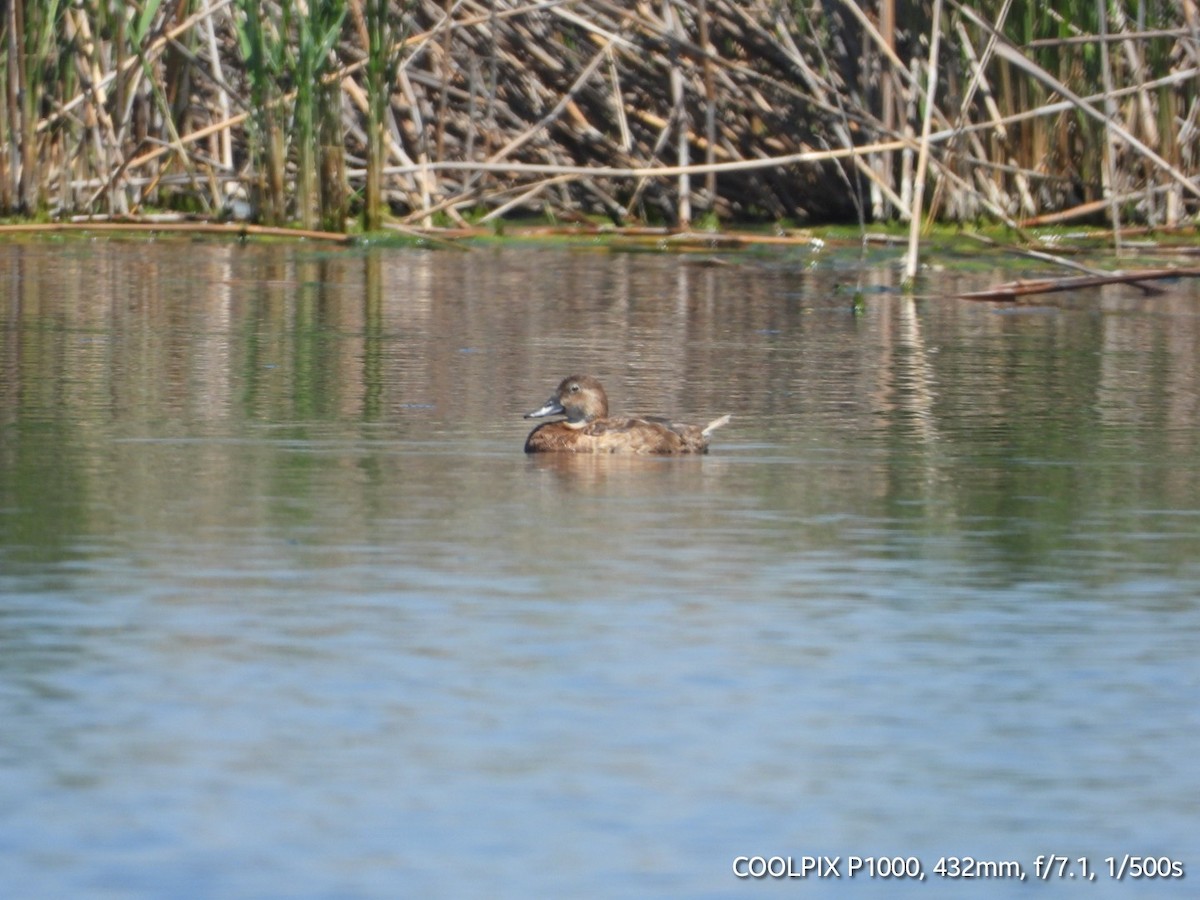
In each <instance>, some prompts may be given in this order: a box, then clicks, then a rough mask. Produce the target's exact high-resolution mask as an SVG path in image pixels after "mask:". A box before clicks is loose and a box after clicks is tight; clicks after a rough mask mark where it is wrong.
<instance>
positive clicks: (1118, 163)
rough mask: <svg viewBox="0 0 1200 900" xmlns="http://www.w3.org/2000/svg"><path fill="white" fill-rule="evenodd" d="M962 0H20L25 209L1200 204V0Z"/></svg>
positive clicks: (797, 212) (720, 215)
mask: <svg viewBox="0 0 1200 900" xmlns="http://www.w3.org/2000/svg"><path fill="white" fill-rule="evenodd" d="M945 2H946V6H945V8H944V10H943V9H942V7H941V0H930V3H929V5H928V6H925V5H914V6H906V7H903V8H901V7H897V6H896V5H895V4H894V2H893V0H881V2H880V3H879V4H874V3H862V2H855V0H839V2H835V3H827V4H819V3H815V2H811V3H803V2H792V3H790V4H787V3H784V4H781V3H779V2H776V0H749V2H738V0H690V2H684V0H656V2H650V0H638V2H632V0H629V2H616V0H592V2H586V3H584V2H580V3H573V2H565V0H488V2H484V0H408V2H399V0H391V2H389V0H322V2H317V0H309V2H307V3H305V2H303V0H177V2H167V3H164V2H161V0H141V2H139V3H128V4H124V3H111V2H106V0H78V2H76V3H71V4H66V3H61V2H47V0H39V2H33V0H13V2H11V3H8V4H6V5H5V18H4V21H3V22H2V23H0V28H2V29H3V31H4V35H3V40H0V54H2V55H3V56H4V60H3V62H2V64H0V82H3V102H2V103H0V131H2V132H3V135H4V140H3V143H2V144H0V214H3V215H7V216H18V217H33V218H40V219H53V220H63V221H65V220H66V219H68V218H70V217H79V216H86V217H96V218H102V217H103V218H112V217H122V216H129V215H133V214H139V213H144V212H146V211H148V210H174V211H178V212H184V213H188V214H191V215H193V216H197V217H200V218H207V219H212V218H216V217H218V216H221V215H225V216H229V215H236V216H248V217H249V218H251V219H252V220H255V221H259V222H262V223H265V224H268V225H279V224H282V223H287V222H294V223H299V224H302V225H303V226H304V227H306V228H309V229H312V228H317V227H320V228H321V229H323V230H326V231H328V230H345V229H347V228H349V227H350V226H351V223H352V222H353V221H354V217H355V216H359V217H361V221H362V222H363V223H364V225H365V227H367V228H369V229H375V228H378V227H380V226H381V224H383V223H384V222H385V220H388V219H390V221H391V222H392V223H393V224H398V225H423V226H427V225H431V224H436V223H438V222H442V223H445V224H448V225H460V226H461V225H463V224H465V223H466V222H467V221H468V220H474V221H479V220H485V221H487V220H491V219H495V218H497V217H499V216H501V215H509V216H512V215H520V214H531V213H536V214H538V215H543V216H546V215H548V216H550V217H553V218H555V219H558V220H560V221H574V220H578V219H579V218H580V217H582V216H594V215H603V216H607V217H608V218H610V219H612V220H613V221H615V222H617V223H619V224H632V223H637V222H647V221H655V222H664V223H666V224H668V225H672V226H675V227H678V228H686V227H687V226H688V224H689V222H690V220H692V219H694V218H697V217H700V218H701V219H703V220H705V221H707V222H708V223H709V224H712V223H715V222H718V221H725V222H730V221H750V220H759V221H764V220H765V221H776V222H781V223H782V222H808V221H814V220H819V221H833V220H854V219H856V218H859V217H863V216H868V217H870V218H873V219H875V220H886V219H897V220H902V221H907V222H910V223H911V229H912V231H911V234H912V236H913V237H912V246H911V247H910V255H909V259H910V265H911V266H915V262H916V252H917V234H918V229H919V228H920V225H921V223H922V221H923V220H934V219H936V220H941V221H960V222H961V221H973V220H976V219H987V220H992V221H1000V222H1006V223H1008V224H1010V225H1012V226H1014V227H1019V226H1020V225H1021V223H1022V222H1023V221H1032V222H1037V221H1049V220H1050V217H1054V220H1055V221H1069V220H1072V219H1076V218H1086V219H1089V220H1092V221H1105V222H1107V223H1108V224H1110V225H1111V226H1112V227H1113V230H1114V234H1119V231H1120V226H1121V225H1122V223H1126V222H1137V223H1143V224H1148V225H1151V226H1160V227H1161V226H1175V225H1180V224H1185V223H1187V222H1190V221H1194V219H1195V216H1196V212H1197V210H1198V209H1200V180H1198V173H1200V90H1198V85H1200V78H1198V77H1197V75H1198V74H1200V45H1198V41H1197V37H1198V29H1200V25H1198V23H1200V16H1198V15H1197V7H1196V0H1182V2H1180V3H1176V4H1159V5H1155V6H1153V7H1128V8H1126V6H1125V5H1123V4H1122V3H1120V2H1118V3H1100V2H1097V3H1088V4H1083V3H1080V4H1078V5H1077V7H1072V9H1071V10H1069V11H1065V12H1062V13H1055V12H1054V11H1053V10H1050V9H1047V8H1046V6H1047V5H1046V4H1040V5H1039V4H1035V3H1031V2H1029V0H1003V2H996V3H992V2H982V0H981V2H974V3H970V4H966V3H962V2H956V0H945ZM1147 17H1149V18H1147ZM939 44H940V47H941V49H940V51H939V50H938V47H939ZM927 187H928V188H929V191H928V192H927V191H926V188H927ZM926 196H928V197H930V200H929V202H928V203H925V202H924V199H923V198H924V197H926ZM913 271H915V269H914V270H913Z"/></svg>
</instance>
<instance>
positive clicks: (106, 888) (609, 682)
mask: <svg viewBox="0 0 1200 900" xmlns="http://www.w3.org/2000/svg"><path fill="white" fill-rule="evenodd" d="M719 262H721V263H723V264H710V261H709V260H707V259H705V258H701V259H697V258H693V257H686V256H685V257H680V256H661V255H652V254H637V253H608V252H604V251H602V250H599V249H590V248H576V249H560V248H559V249H533V248H512V249H502V250H500V249H497V250H493V249H476V250H473V251H471V252H469V253H458V252H453V251H441V252H428V251H421V250H408V249H382V248H376V249H371V250H361V249H358V250H340V249H339V250H329V249H325V248H321V247H313V246H295V247H292V246H286V247H279V246H265V245H254V244H251V245H245V246H238V245H229V244H224V243H209V242H187V241H175V240H171V241H157V242H131V243H84V242H77V241H68V242H50V241H44V242H36V243H27V244H22V243H11V244H5V245H3V246H0V277H2V278H3V280H4V283H5V287H6V289H7V299H6V300H5V301H4V306H3V310H2V315H0V329H2V330H0V371H2V372H3V375H2V377H0V885H2V886H3V893H4V896H5V897H13V898H21V897H30V898H33V897H47V896H73V897H162V896H188V897H222V898H225V897H396V896H412V897H527V896H562V897H567V896H580V897H583V896H595V897H616V896H642V897H684V896H689V897H702V896H712V897H718V896H743V895H745V894H746V893H747V892H748V891H749V892H754V893H759V892H762V891H768V892H770V893H772V894H773V895H775V894H781V893H788V894H793V893H794V892H796V891H797V890H802V891H804V892H806V893H808V894H815V895H829V894H833V893H839V894H840V893H843V892H849V893H851V894H852V895H861V896H888V897H891V896H914V897H916V896H921V897H924V896H930V895H936V896H965V895H966V894H970V895H972V896H1010V895H1016V894H1018V893H1020V892H1023V891H1027V890H1029V886H1028V885H1022V884H1020V883H1019V882H1018V881H1017V880H1016V878H1015V877H1014V875H1013V873H1012V871H1011V870H1008V869H1006V868H1001V867H1000V866H999V865H998V864H999V863H1001V862H1004V863H1007V862H1008V861H1016V862H1019V863H1020V865H1021V866H1022V871H1023V872H1024V873H1025V876H1026V879H1027V881H1031V880H1034V879H1035V878H1036V872H1037V868H1036V860H1037V858H1038V857H1039V856H1067V857H1069V858H1070V865H1069V866H1068V868H1067V869H1065V870H1064V874H1063V876H1062V878H1061V879H1060V878H1059V877H1058V876H1057V875H1051V878H1050V880H1049V883H1051V884H1062V883H1064V882H1066V881H1068V880H1069V875H1068V874H1067V873H1069V872H1075V873H1076V880H1078V878H1079V877H1080V867H1079V862H1078V859H1079V858H1080V857H1086V858H1087V861H1088V863H1089V865H1090V867H1091V870H1092V871H1094V872H1095V873H1096V882H1095V884H1093V885H1092V886H1091V887H1090V888H1086V889H1085V891H1086V892H1087V893H1088V894H1089V896H1124V895H1127V893H1128V892H1129V891H1131V890H1146V891H1149V892H1150V893H1152V894H1154V895H1161V896H1189V895H1190V893H1188V892H1187V888H1188V885H1189V883H1191V882H1193V881H1194V880H1195V877H1196V870H1195V867H1197V866H1200V839H1198V838H1197V835H1198V834H1200V828H1198V827H1197V826H1198V824H1200V823H1198V818H1200V800H1198V799H1197V798H1200V767H1198V766H1197V765H1196V762H1195V750H1196V746H1197V740H1198V739H1200V710H1198V707H1197V701H1196V698H1197V696H1200V662H1198V659H1200V656H1198V654H1197V649H1198V647H1200V603H1198V598H1200V453H1198V452H1197V447H1196V435H1197V425H1198V423H1200V381H1198V379H1197V360H1198V359H1200V355H1198V354H1197V347H1198V343H1200V317H1198V313H1200V305H1198V300H1200V295H1198V292H1197V290H1196V287H1195V285H1194V284H1187V283H1182V284H1175V285H1168V286H1167V287H1168V292H1167V293H1166V294H1165V295H1163V296H1159V297H1152V298H1146V297H1143V296H1141V295H1140V294H1138V292H1137V291H1136V290H1134V289H1130V288H1111V289H1105V290H1104V291H1095V292H1088V293H1086V294H1080V295H1078V296H1059V297H1054V298H1051V302H1049V303H1047V304H1046V305H1042V306H1022V307H1013V306H1001V305H995V304H983V303H968V302H964V301H956V300H950V299H942V300H922V301H916V302H914V301H912V300H907V299H904V298H903V297H900V296H899V295H897V294H896V293H894V292H892V291H890V290H888V287H889V286H891V285H893V284H894V283H895V274H894V266H891V265H889V264H888V263H887V260H886V259H881V260H874V261H872V262H871V264H870V268H869V269H868V270H867V271H866V272H864V273H859V272H858V271H856V270H855V268H854V265H853V261H852V260H850V258H849V257H839V256H838V255H837V254H827V255H821V254H818V255H813V254H811V253H809V252H808V251H807V250H805V251H802V252H800V251H795V252H779V253H773V254H767V255H762V256H743V257H729V258H726V259H724V260H721V261H719ZM1016 274H1018V273H1016V272H1014V271H1013V270H1011V269H1010V270H1007V271H996V270H992V269H990V268H986V269H984V270H981V271H977V272H974V273H967V274H958V275H953V274H941V275H937V276H931V278H930V281H929V283H928V284H927V285H926V286H925V287H926V288H927V289H928V290H929V291H930V292H931V293H932V292H943V293H952V292H954V291H956V290H960V289H964V288H966V287H982V286H985V285H987V284H990V283H993V282H996V281H1005V280H1010V279H1011V278H1012V277H1015V275H1016ZM860 277H861V278H862V280H863V284H864V286H865V287H866V288H867V289H868V291H867V294H866V297H867V301H866V306H865V310H864V311H863V312H862V314H860V315H855V314H853V313H852V312H851V310H850V302H849V293H848V291H847V286H852V285H853V284H855V282H856V281H858V280H859V278H860ZM573 371H590V372H592V373H594V374H597V375H599V376H601V377H602V379H603V380H604V381H605V383H606V385H607V386H608V388H609V393H610V396H611V399H612V403H613V407H614V409H615V410H618V411H624V412H633V411H642V412H650V413H666V414H676V415H679V416H680V417H682V418H684V419H686V420H691V421H697V422H705V421H708V420H709V419H710V418H713V417H715V416H717V415H719V414H721V413H725V412H730V413H733V415H734V420H733V423H732V424H731V425H730V426H728V427H727V428H725V429H722V430H721V431H719V432H717V433H716V436H715V439H714V446H713V452H712V453H711V454H710V455H709V456H707V457H704V458H698V459H626V458H598V459H596V458H593V459H588V458H527V457H526V456H525V455H524V454H523V453H522V452H521V446H522V443H523V440H524V436H525V433H526V432H527V430H528V427H529V423H527V422H524V421H523V420H522V419H521V414H522V413H523V412H525V411H528V410H530V409H533V408H534V407H536V406H538V405H540V403H541V401H542V400H544V399H545V397H546V396H547V394H548V393H549V392H550V390H551V389H552V388H553V386H554V385H555V384H556V383H557V382H558V380H559V379H560V378H562V377H563V376H564V375H566V374H569V373H570V372H573ZM1123 854H1131V855H1141V856H1153V857H1155V858H1156V859H1158V858H1165V859H1168V860H1170V861H1179V862H1182V863H1183V865H1184V866H1185V872H1186V873H1187V876H1188V877H1186V878H1185V879H1183V880H1180V879H1174V878H1168V879H1161V878H1160V879H1155V880H1153V881H1152V882H1146V881H1139V882H1138V883H1137V885H1136V886H1135V885H1134V884H1133V882H1132V881H1131V880H1130V879H1128V878H1126V880H1124V881H1121V882H1118V881H1116V880H1114V879H1112V878H1110V876H1109V871H1108V867H1107V864H1106V862H1105V858H1106V857H1114V858H1115V860H1116V862H1115V863H1114V865H1116V864H1117V863H1119V862H1120V860H1121V858H1122V856H1123ZM850 855H858V856H863V857H868V856H881V855H887V856H895V855H899V856H903V857H909V856H911V857H916V858H918V859H919V860H920V862H921V864H922V866H923V872H924V874H925V877H926V880H925V881H924V882H916V881H896V880H885V879H881V878H875V879H868V878H864V877H863V875H862V874H861V873H860V874H859V875H858V876H857V877H856V878H855V879H854V880H848V878H847V875H848V871H847V864H848V859H847V857H849V856H850ZM739 856H749V857H756V856H762V857H767V858H770V857H776V856H778V857H785V858H786V857H792V858H793V860H794V866H795V868H796V869H797V870H798V869H799V867H800V865H801V860H802V858H803V857H805V856H839V857H841V861H840V863H839V872H840V874H841V875H842V878H841V879H834V878H826V879H823V880H817V879H816V877H815V876H811V877H809V878H807V879H805V880H803V881H800V880H798V879H794V880H793V879H787V878H784V879H774V880H773V879H768V880H766V882H765V883H759V882H754V883H751V882H748V881H746V880H741V879H738V878H737V877H735V875H734V873H733V866H734V862H735V859H736V858H737V857H739ZM951 856H954V857H967V856H971V857H974V858H976V859H978V860H982V861H985V862H987V863H997V866H996V867H994V868H990V869H989V868H988V867H984V868H983V869H982V870H981V871H983V872H984V873H985V874H987V875H991V874H994V875H996V877H984V878H979V879H974V880H971V881H969V882H965V883H964V882H963V881H956V880H947V879H943V878H941V877H939V876H938V875H937V874H936V873H935V872H934V866H935V865H936V863H937V862H938V860H939V858H941V857H951ZM775 865H779V864H778V863H776V864H775ZM1156 865H1157V864H1156ZM1002 874H1003V875H1008V876H1009V877H999V876H1000V875H1002ZM964 884H965V885H966V886H964ZM1052 890H1054V889H1052ZM1058 890H1061V888H1059V889H1058ZM1055 892H1056V893H1057V890H1056V891H1055Z"/></svg>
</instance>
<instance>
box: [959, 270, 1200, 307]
mask: <svg viewBox="0 0 1200 900" xmlns="http://www.w3.org/2000/svg"><path fill="white" fill-rule="evenodd" d="M1167 278H1200V269H1139V270H1137V271H1134V272H1113V273H1112V274H1111V275H1079V276H1075V277H1073V278H1039V279H1035V280H1032V281H1024V280H1020V281H1009V282H1006V283H1005V284H999V285H996V287H993V288H988V289H987V290H986V291H971V292H969V293H966V294H959V295H958V296H959V298H960V299H962V300H1010V301H1011V300H1016V299H1017V298H1018V297H1028V296H1031V295H1033V294H1052V293H1055V292H1058V291H1073V290H1078V289H1080V288H1091V287H1102V286H1103V285H1106V284H1133V285H1138V284H1140V283H1141V282H1143V281H1162V280H1164V279H1167Z"/></svg>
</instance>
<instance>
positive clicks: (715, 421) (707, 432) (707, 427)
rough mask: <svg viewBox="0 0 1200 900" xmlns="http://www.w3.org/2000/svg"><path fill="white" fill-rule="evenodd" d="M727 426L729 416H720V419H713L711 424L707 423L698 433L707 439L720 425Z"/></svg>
mask: <svg viewBox="0 0 1200 900" xmlns="http://www.w3.org/2000/svg"><path fill="white" fill-rule="evenodd" d="M728 424H729V416H721V418H719V419H713V420H712V421H711V422H709V423H708V424H707V425H705V426H704V429H703V430H702V431H701V432H700V433H701V434H702V435H704V436H705V437H708V436H709V435H710V434H712V433H713V432H714V431H716V430H717V429H718V428H720V427H721V426H722V425H728Z"/></svg>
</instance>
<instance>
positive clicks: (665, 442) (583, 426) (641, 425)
mask: <svg viewBox="0 0 1200 900" xmlns="http://www.w3.org/2000/svg"><path fill="white" fill-rule="evenodd" d="M546 416H565V417H566V418H564V419H556V420H555V421H553V422H543V423H542V424H540V425H538V426H537V427H536V428H534V429H533V431H531V432H529V437H528V438H526V439H525V452H526V453H658V454H677V453H707V452H708V440H709V437H710V436H711V435H712V433H713V432H714V431H716V430H717V429H718V428H720V427H721V426H722V425H726V424H728V422H729V418H730V417H729V416H721V417H720V418H719V419H713V421H711V422H709V423H708V424H707V425H705V426H704V427H703V428H701V427H700V426H699V425H684V424H679V423H676V422H672V421H671V420H670V419H664V418H659V417H657V416H645V417H640V418H632V417H630V418H626V417H622V416H609V414H608V394H606V393H605V392H604V386H603V385H602V384H601V383H600V381H599V379H597V378H595V377H594V376H592V375H568V376H567V377H566V378H564V379H563V380H562V381H561V382H560V383H559V385H558V387H557V388H556V389H555V391H554V393H553V394H551V395H550V399H549V400H547V401H546V402H545V403H544V404H542V405H541V406H540V407H539V408H537V409H535V410H534V411H533V412H530V413H526V414H525V418H526V419H541V418H544V417H546Z"/></svg>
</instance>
